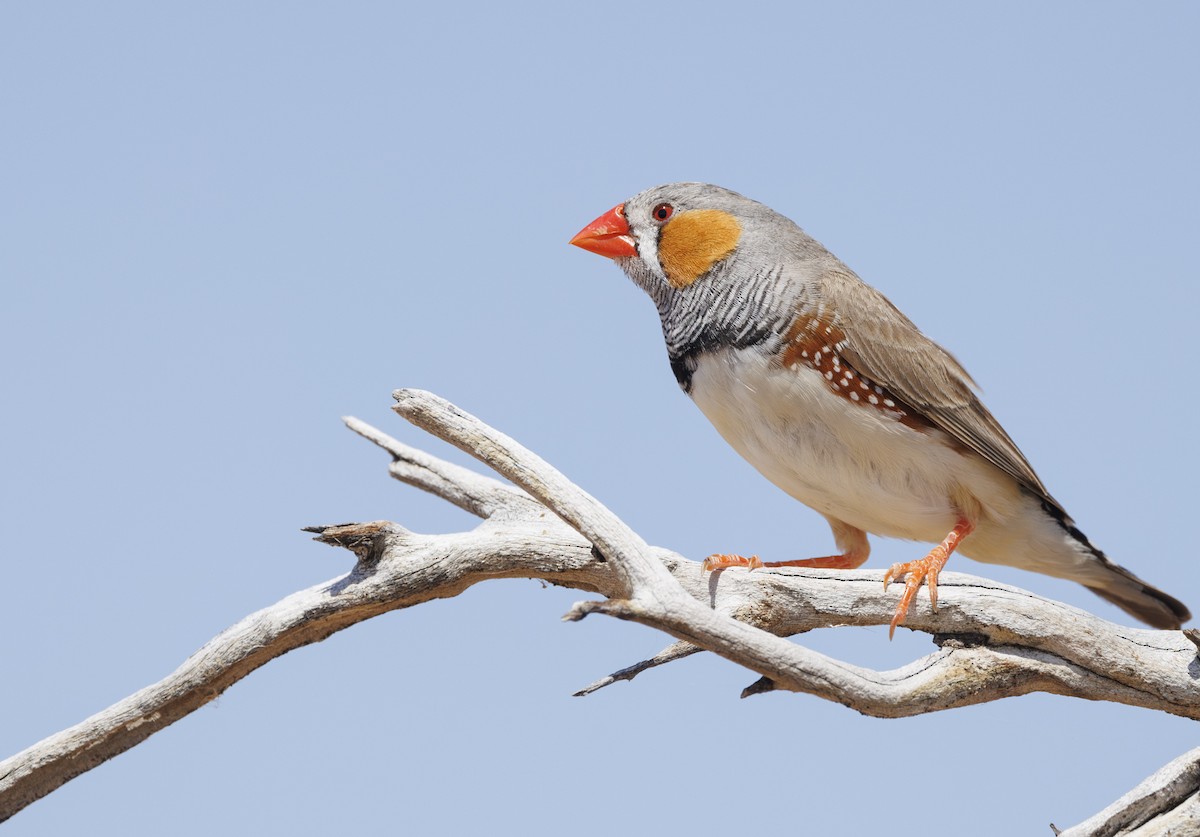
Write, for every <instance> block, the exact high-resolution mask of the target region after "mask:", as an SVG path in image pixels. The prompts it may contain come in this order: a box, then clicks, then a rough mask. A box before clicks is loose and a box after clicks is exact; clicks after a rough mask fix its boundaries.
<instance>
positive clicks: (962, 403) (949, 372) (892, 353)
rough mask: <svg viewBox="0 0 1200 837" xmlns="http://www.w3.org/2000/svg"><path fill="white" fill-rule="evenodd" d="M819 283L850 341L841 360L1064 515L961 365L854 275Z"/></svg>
mask: <svg viewBox="0 0 1200 837" xmlns="http://www.w3.org/2000/svg"><path fill="white" fill-rule="evenodd" d="M821 283H822V285H823V286H824V289H823V290H824V294H825V296H824V298H825V299H827V300H829V301H830V302H831V303H832V305H831V307H832V309H833V310H834V311H835V312H836V320H835V322H836V324H837V325H838V327H839V329H840V330H841V331H842V333H843V334H844V335H845V339H844V345H843V346H842V347H841V349H840V354H841V355H842V356H843V358H844V359H845V361H846V362H847V363H849V364H850V365H851V366H853V367H854V368H855V369H856V370H857V371H858V373H859V374H861V375H865V376H866V377H867V378H870V379H871V380H873V381H875V382H876V383H878V384H880V385H882V386H885V387H886V388H887V389H888V390H890V391H891V392H892V394H893V395H895V396H896V397H898V398H899V399H901V400H902V401H905V402H907V403H908V404H909V406H911V407H912V408H914V409H915V410H917V411H918V412H919V413H920V414H921V415H922V416H924V417H925V418H926V419H928V420H929V421H931V422H932V423H933V424H934V425H935V426H937V427H938V428H940V429H941V430H943V431H944V432H945V433H947V434H949V435H950V437H951V438H953V439H955V440H956V441H958V442H959V443H961V444H962V445H964V446H966V447H967V448H968V449H970V450H972V451H974V452H975V453H978V454H979V455H980V456H982V457H983V458H984V459H986V460H987V461H989V462H991V463H992V464H993V465H995V466H996V467H997V468H999V469H1000V470H1002V471H1004V472H1005V473H1006V474H1008V475H1009V476H1011V477H1012V478H1013V479H1015V480H1017V482H1019V483H1020V484H1021V485H1023V486H1025V488H1027V489H1028V490H1030V491H1031V492H1033V493H1034V494H1036V495H1037V496H1038V497H1040V498H1041V499H1042V500H1044V501H1046V502H1047V503H1049V504H1051V505H1052V506H1053V507H1054V508H1055V509H1058V510H1059V511H1060V512H1062V506H1061V505H1059V503H1058V502H1057V501H1056V500H1055V499H1054V498H1053V497H1051V496H1050V493H1049V492H1048V491H1046V487H1045V486H1044V485H1043V484H1042V481H1041V480H1040V479H1039V478H1038V475H1037V474H1036V473H1034V470H1033V467H1032V466H1031V465H1030V464H1029V461H1028V460H1027V459H1025V455H1024V454H1022V453H1021V451H1020V449H1019V448H1018V447H1017V445H1016V443H1015V442H1013V440H1012V438H1011V437H1009V435H1008V433H1006V432H1005V431H1004V428H1003V427H1001V426H1000V422H998V421H996V419H995V417H994V416H993V415H992V414H991V413H990V412H988V409H987V408H986V407H985V406H983V402H981V401H980V400H979V396H978V395H977V394H976V392H975V382H974V381H973V380H972V379H971V376H970V375H969V374H967V371H966V370H965V369H963V367H962V364H960V363H959V362H958V361H957V360H955V359H954V357H953V356H952V355H951V354H950V353H949V352H947V351H946V350H945V349H943V348H942V347H941V346H939V345H938V344H937V343H934V342H933V341H932V340H930V339H929V338H928V337H926V336H925V335H924V334H922V333H921V331H920V330H919V329H918V328H917V327H916V326H915V325H914V324H913V322H912V321H911V320H909V319H908V317H906V316H904V314H902V313H901V312H900V310H899V309H898V308H896V306H894V305H892V303H891V302H889V301H888V300H887V298H886V297H884V296H883V294H881V293H879V291H877V290H875V289H874V288H872V287H871V286H870V285H867V284H865V283H864V282H862V281H861V280H860V279H858V277H856V276H854V275H853V274H849V273H842V272H840V271H829V272H827V273H826V274H824V275H823V276H822V278H821ZM1064 515H1065V512H1064Z"/></svg>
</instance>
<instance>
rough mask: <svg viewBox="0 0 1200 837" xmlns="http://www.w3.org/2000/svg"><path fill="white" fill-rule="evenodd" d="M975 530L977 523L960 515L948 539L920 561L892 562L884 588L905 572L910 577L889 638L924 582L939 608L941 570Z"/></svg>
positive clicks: (902, 619) (894, 617)
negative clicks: (938, 584) (964, 539)
mask: <svg viewBox="0 0 1200 837" xmlns="http://www.w3.org/2000/svg"><path fill="white" fill-rule="evenodd" d="M973 531H975V524H974V523H971V522H970V521H969V520H965V519H963V518H959V520H958V522H957V523H955V524H954V528H953V529H951V530H950V533H949V534H948V535H946V537H945V539H944V540H943V541H942V542H941V543H940V544H938V545H937V546H935V547H934V548H933V549H931V550H930V551H929V554H928V555H926V556H925V557H924V558H922V559H921V560H920V561H909V562H908V563H905V564H892V566H891V569H889V570H888V571H887V572H886V573H884V574H883V588H884V589H885V590H886V589H887V586H888V584H889V583H891V582H892V581H893V580H895V579H898V578H900V576H902V575H907V576H908V578H907V579H906V580H905V582H904V595H903V596H901V597H900V604H898V605H896V614H895V615H894V616H893V617H892V624H891V627H889V628H888V639H891V638H892V636H893V634H895V633H896V626H897V625H899V624H900V623H901V622H903V621H904V617H906V616H908V606H909V605H910V604H912V600H913V598H914V597H915V596H916V595H917V590H918V589H920V587H921V582H922V581H924V582H926V583H927V584H928V585H929V603H930V604H932V605H933V609H934V610H935V611H936V610H937V583H938V573H940V572H941V571H942V567H944V566H946V562H947V561H949V560H950V553H952V552H953V551H954V550H955V549H956V548H957V547H958V545H959V543H961V542H962V539H963V538H965V537H966V536H967V535H969V534H971V533H972V532H973Z"/></svg>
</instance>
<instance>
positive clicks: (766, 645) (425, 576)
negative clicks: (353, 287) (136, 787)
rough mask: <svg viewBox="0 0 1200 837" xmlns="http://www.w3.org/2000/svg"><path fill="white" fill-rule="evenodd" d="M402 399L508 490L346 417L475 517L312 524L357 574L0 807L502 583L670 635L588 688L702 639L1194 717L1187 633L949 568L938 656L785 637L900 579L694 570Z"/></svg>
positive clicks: (307, 599)
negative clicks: (285, 660)
mask: <svg viewBox="0 0 1200 837" xmlns="http://www.w3.org/2000/svg"><path fill="white" fill-rule="evenodd" d="M395 397H396V401H397V405H396V408H395V409H396V411H397V412H398V413H400V414H401V415H402V416H404V417H405V418H406V419H408V420H409V421H410V422H412V423H413V424H415V425H417V426H418V427H421V428H423V429H425V430H427V431H428V432H430V433H432V434H433V435H435V436H438V437H439V438H442V439H444V440H446V441H448V442H450V443H452V444H454V445H456V446H458V447H459V448H461V449H462V450H464V451H467V452H468V453H470V454H471V455H472V456H474V457H475V458H477V459H479V460H480V461H481V462H484V463H486V464H487V465H489V466H491V467H492V468H493V469H494V470H496V471H497V472H498V473H500V474H501V475H502V476H504V477H507V478H508V479H509V480H511V481H512V482H513V483H514V484H515V486H516V487H514V486H513V485H508V484H506V483H503V482H501V481H499V480H496V479H492V478H490V477H485V476H482V475H480V474H477V473H475V472H473V471H470V470H469V469H466V468H462V467H460V466H458V465H453V464H451V463H449V462H446V461H444V460H441V459H439V458H437V457H434V456H431V455H429V454H426V453H424V452H422V451H419V450H417V449H415V448H412V447H409V446H408V445H405V444H404V443H402V442H399V441H397V440H396V439H393V438H391V437H390V436H388V435H386V434H384V433H382V432H380V431H378V430H376V429H375V428H372V427H370V426H369V425H366V424H364V423H363V422H360V421H358V420H357V419H353V418H350V419H346V423H347V425H348V426H349V427H350V428H351V429H352V430H354V431H355V432H356V433H358V434H360V435H362V436H363V437H365V438H367V439H369V440H370V441H372V442H373V443H374V444H376V445H378V446H379V447H381V448H383V449H384V450H385V451H387V452H388V453H389V454H390V455H391V457H392V463H391V466H390V473H391V474H392V476H394V477H395V478H396V479H398V480H401V481H402V482H405V483H408V484H410V485H414V486H416V487H418V488H421V489H422V490H425V491H428V492H430V493H432V494H435V495H437V496H439V497H442V498H443V499H445V500H447V501H449V502H451V503H454V504H455V505H457V506H459V507H461V508H463V509H465V510H467V511H469V512H471V513H473V514H475V515H476V516H478V517H480V518H482V519H483V522H482V523H481V524H480V525H479V526H478V527H476V528H475V529H473V530H471V531H469V532H460V533H455V534H449V535H421V534H417V533H414V532H410V531H408V530H406V529H404V528H402V527H401V526H399V525H397V524H394V523H388V522H375V523H362V524H348V525H341V526H321V527H313V528H311V529H310V530H309V531H312V532H314V533H316V535H317V540H320V541H322V542H324V543H328V544H330V545H334V546H341V547H345V548H347V549H349V550H350V551H352V552H353V553H354V554H355V556H356V557H357V559H358V560H357V562H356V563H355V565H354V566H353V568H351V569H350V571H349V572H347V573H346V574H344V575H342V576H340V577H338V578H335V579H332V580H330V581H327V582H324V583H322V584H318V585H316V586H314V587H310V588H308V589H307V590H302V591H300V592H297V593H294V594H292V595H291V596H288V597H287V598H285V599H283V600H281V601H280V602H278V603H276V604H274V605H272V606H270V607H268V608H265V609H263V610H260V611H259V612H257V613H254V614H252V615H250V616H248V617H246V618H245V619H243V620H242V621H240V622H238V623H237V624H236V625H234V626H232V627H231V628H229V629H227V630H226V631H224V632H222V633H221V634H220V635H218V636H217V637H215V638H213V639H212V640H211V641H210V642H209V643H208V644H206V645H205V646H204V647H203V648H201V649H200V650H199V651H197V652H196V653H195V654H193V655H192V656H191V657H190V658H188V659H187V660H186V661H185V662H184V663H183V665H181V666H180V667H179V668H178V669H177V670H176V671H174V672H172V673H171V674H170V675H168V676H167V677H166V678H164V679H163V680H161V681H160V682H158V683H155V684H154V685H152V686H149V687H147V688H145V689H143V690H141V691H140V692H137V693H136V694H133V695H131V696H129V697H128V698H126V699H124V700H122V701H120V702H119V703H117V704H114V705H113V706H111V707H109V708H108V709H106V710H104V711H102V712H100V713H98V714H96V715H94V716H92V717H91V718H88V719H87V720H85V721H83V722H82V723H80V724H77V725H76V726H74V727H71V728H70V729H67V730H64V731H62V732H60V733H58V734H56V735H53V736H50V737H49V738H47V739H45V740H43V741H41V742H39V743H37V744H35V745H33V746H32V747H30V748H29V749H27V750H25V751H24V752H21V753H18V754H17V755H15V756H13V757H11V758H9V759H7V760H6V761H4V762H0V820H3V819H7V818H8V817H10V816H12V815H13V814H14V813H16V812H17V811H19V810H21V809H22V808H23V807H25V806H26V805H28V804H30V803H31V802H33V801H35V800H37V799H39V798H41V797H42V796H45V795H46V794H48V793H50V792H52V791H53V790H55V789H56V788H58V787H59V786H61V785H62V784H64V783H65V782H67V781H69V780H70V779H72V778H74V777H75V776H78V775H79V774H81V773H84V772H86V771H87V770H90V769H91V768H92V767H95V766H96V765H98V764H100V763H102V762H104V761H106V760H107V759H109V758H112V757H113V756H115V755H118V754H119V753H121V752H124V751H125V750H127V749H129V748H130V747H132V746H134V745H136V744H137V743H139V742H141V741H142V740H144V739H145V738H147V737H148V736H150V735H151V734H153V733H154V732H157V731H158V730H160V729H162V728H163V727H165V726H167V725H168V724H171V723H173V722H174V721H176V720H178V719H179V718H182V717H183V716H184V715H187V714H188V713H190V712H192V711H194V710H195V709H197V708H199V707H200V706H203V705H204V704H205V703H207V702H208V701H210V700H212V699H213V698H215V697H217V696H218V695H219V694H221V692H223V691H224V690H225V689H227V688H229V687H230V686H231V685H233V684H234V683H236V682H237V681H238V680H240V679H241V678H243V677H245V676H246V675H248V674H249V673H251V672H252V671H254V670H255V669H256V668H258V667H259V666H262V665H264V664H265V663H267V662H268V661H270V660H272V659H274V658H275V657H278V656H280V655H281V654H284V653H286V652H287V651H290V650H292V649H295V648H299V647H301V646H303V645H307V644H309V643H312V642H319V641H320V640H322V639H324V638H325V637H327V636H329V635H330V634H332V633H334V632H336V631H339V630H342V629H343V628H346V627H349V626H350V625H353V624H354V623H356V622H359V621H362V620H364V619H369V618H371V617H372V616H376V615H378V614H381V613H385V612H387V611H390V610H396V609H399V608H405V607H410V606H412V605H416V604H420V603H421V602H425V601H429V600H431V599H437V598H448V597H451V596H455V595H458V594H459V593H461V592H462V591H463V590H465V589H467V588H468V587H470V586H471V585H473V584H475V583H477V582H479V581H484V580H487V579H492V578H538V579H544V580H546V581H549V582H551V583H554V584H558V585H562V586H567V587H572V588H576V589H579V590H584V591H587V592H590V593H597V594H600V595H601V596H603V597H604V598H603V599H600V600H592V601H586V602H582V603H580V604H577V605H576V606H575V607H574V608H572V610H571V611H570V613H568V614H567V616H566V617H565V618H567V619H572V620H574V619H582V618H583V617H585V616H587V615H588V614H591V613H603V614H607V615H611V616H616V617H618V618H621V619H628V620H632V621H636V622H641V623H643V624H646V625H650V626H653V627H655V628H658V629H660V630H662V631H664V632H666V633H668V634H670V635H671V636H673V637H675V638H676V640H677V642H676V643H674V644H673V645H671V646H670V647H668V648H667V649H666V650H664V651H663V652H662V653H660V654H659V655H657V656H656V657H654V658H652V659H651V660H648V661H645V662H643V663H639V664H636V665H634V666H631V667H629V668H626V669H623V670H622V671H619V672H616V673H614V674H613V675H610V676H609V677H608V678H604V679H603V680H601V681H598V682H597V683H595V684H593V685H592V686H589V687H587V688H585V689H583V690H582V691H581V692H580V693H579V694H587V693H590V692H591V691H594V690H595V689H597V688H601V687H603V686H604V685H608V684H609V683H611V682H616V681H617V680H628V679H631V678H632V677H633V676H634V675H636V674H637V673H639V672H640V671H644V670H645V669H648V668H652V667H654V666H657V665H661V664H663V663H665V662H670V661H672V660H674V659H679V658H680V657H683V656H687V655H688V654H691V653H694V652H695V651H697V650H708V651H712V652H714V653H717V654H719V655H721V656H723V657H725V658H727V659H729V660H731V661H733V662H736V663H738V664H740V665H742V666H744V667H746V668H748V669H750V670H752V671H754V672H755V673H757V674H758V675H759V676H760V678H759V680H757V681H756V682H755V683H753V684H751V685H750V686H749V687H747V689H746V691H745V692H744V694H746V695H750V694H757V693H760V692H764V691H770V690H776V689H782V690H788V691H794V692H806V693H809V694H814V695H817V696H819V697H823V698H826V699H828V700H833V701H837V702H839V703H842V704H845V705H846V706H849V707H851V708H853V709H856V710H857V711H859V712H862V713H864V714H868V715H876V716H880V717H901V716H907V715H916V714H921V713H925V712H933V711H936V710H939V709H949V708H953V707H958V706H968V705H971V704H976V703H982V702H985V701H991V700H997V699H999V698H1003V697H1011V696H1015V695H1021V694H1027V693H1029V692H1035V691H1044V692H1051V693H1054V694H1060V695H1067V696H1072V697H1079V698H1085V699H1088V700H1108V701H1115V702H1118V703H1126V704H1129V705H1131V706H1139V707H1143V708H1146V709H1156V710H1160V711H1164V712H1169V713H1172V714H1176V715H1182V716H1185V717H1190V718H1200V694H1198V690H1197V689H1196V678H1197V677H1198V676H1200V663H1198V662H1197V659H1196V646H1195V645H1194V644H1193V643H1192V642H1191V641H1189V639H1187V638H1186V637H1185V636H1184V634H1183V633H1181V632H1165V631H1150V630H1139V629H1134V628H1126V627H1122V626H1118V625H1114V624H1111V623H1109V622H1106V621H1104V620H1102V619H1099V618H1097V617H1095V616H1092V615H1090V614H1087V613H1085V612H1083V611H1080V610H1077V609H1075V608H1072V607H1069V606H1067V605H1064V604H1061V603H1058V602H1053V601H1049V600H1046V599H1042V598H1039V597H1037V596H1034V595H1032V594H1030V593H1028V592H1025V591H1023V590H1019V589H1017V588H1014V587H1008V586H1005V585H1001V584H997V583H995V582H990V581H987V580H984V579H980V578H974V577H971V576H967V575H962V574H957V573H947V574H944V575H943V576H942V579H941V584H940V586H939V591H940V595H939V610H938V612H937V613H936V614H935V613H933V612H932V611H931V609H930V606H929V603H928V599H920V600H918V603H917V604H915V605H914V606H913V608H912V610H911V611H910V614H909V618H908V621H907V623H906V625H905V627H908V628H911V629H913V630H917V631H924V632H926V633H930V634H932V635H933V636H934V639H935V641H936V642H937V643H938V645H939V646H940V647H939V648H938V649H937V650H936V651H935V652H933V653H932V654H930V655H928V656H926V657H923V658H921V659H919V660H916V661H914V662H912V663H910V664H909V665H907V666H904V667H903V668H900V669H896V670H893V671H882V672H880V671H873V670H870V669H866V668H861V667H859V666H854V665H850V664H848V663H844V662H841V661H838V660H835V659H832V658H830V657H827V656H825V655H823V654H819V653H817V652H815V651H812V650H810V649H808V648H805V647H803V646H802V645H798V644H796V643H794V642H791V641H789V640H787V639H785V638H784V637H787V636H791V635H795V634H799V633H803V632H805V631H810V630H813V629H815V628H826V627H832V626H841V625H859V626H862V625H885V624H887V623H888V622H889V620H890V619H891V615H892V609H893V608H894V607H895V594H894V592H893V593H885V591H884V589H883V585H882V578H883V573H882V571H880V570H874V571H866V570H858V571H830V570H802V569H776V570H758V571H755V572H752V573H751V572H746V571H743V570H732V571H725V572H722V573H714V574H704V573H701V571H700V568H699V565H698V564H697V563H696V562H693V561H689V560H687V559H685V558H683V557H682V556H680V555H677V554H675V553H673V552H670V551H668V550H664V549H660V548H655V547H651V546H648V545H647V544H646V543H645V542H644V541H643V540H642V539H641V538H640V537H639V536H638V535H637V534H636V533H634V532H633V531H632V530H630V529H629V527H628V526H626V525H625V524H624V523H623V522H622V521H620V520H619V519H618V518H617V517H616V516H615V515H613V514H612V513H611V512H610V511H609V510H608V509H606V508H605V507H604V506H603V505H602V504H601V503H599V502H598V501H597V500H596V499H595V498H593V497H591V496H590V495H588V494H587V493H586V492H584V491H583V490H582V489H580V488H579V487H577V486H576V485H574V484H573V483H571V482H570V481H569V480H568V479H567V478H566V477H564V476H563V475H562V474H560V473H559V472H558V471H556V470H555V469H554V468H552V467H551V466H550V465H549V464H547V463H546V462H545V461H543V460H542V459H541V458H539V457H538V456H537V455H535V454H533V453H532V452H530V451H528V450H526V449H525V448H524V447H522V446H521V445H519V444H517V443H516V442H515V441H513V440H512V439H510V438H508V437H507V436H505V435H504V434H502V433H499V432H498V431H496V430H494V429H493V428H491V427H488V426H487V425H486V424H484V423H483V422H481V421H479V420H478V419H476V418H474V417H473V416H470V415H468V414H466V413H464V412H462V411H461V410H459V409H458V408H457V407H455V406H454V405H452V404H450V403H449V402H446V401H444V400H442V399H441V398H438V397H437V396H435V395H432V394H430V393H427V392H421V391H417V390H400V391H398V392H397V393H396V394H395ZM1080 827H1082V826H1080ZM1070 833H1072V834H1074V833H1075V832H1074V831H1072V832H1070ZM1079 833H1081V834H1082V833H1091V832H1079ZM1114 833H1116V832H1114Z"/></svg>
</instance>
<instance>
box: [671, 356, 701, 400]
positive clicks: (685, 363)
mask: <svg viewBox="0 0 1200 837" xmlns="http://www.w3.org/2000/svg"><path fill="white" fill-rule="evenodd" d="M698 355H699V352H698V351H695V352H687V353H685V354H682V355H678V356H676V355H671V356H670V359H671V373H672V374H673V375H674V376H675V382H676V383H677V384H679V388H680V389H681V390H683V391H684V392H686V393H687V394H688V395H691V394H692V373H694V372H695V371H696V359H697V356H698Z"/></svg>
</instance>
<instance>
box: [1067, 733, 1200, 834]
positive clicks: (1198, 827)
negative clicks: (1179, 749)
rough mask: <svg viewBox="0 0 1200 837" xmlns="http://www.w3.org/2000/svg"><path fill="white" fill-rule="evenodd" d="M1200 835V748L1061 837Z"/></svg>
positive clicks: (1155, 774)
mask: <svg viewBox="0 0 1200 837" xmlns="http://www.w3.org/2000/svg"><path fill="white" fill-rule="evenodd" d="M1198 833H1200V747H1198V748H1196V749H1195V750H1191V751H1189V752H1186V753H1184V754H1183V755H1182V756H1180V757H1179V758H1177V759H1175V760H1174V761H1173V762H1171V763H1170V764H1167V765H1166V766H1164V767H1162V768H1161V769H1159V770H1158V771H1156V772H1155V773H1154V775H1152V776H1150V777H1149V778H1148V779H1146V780H1145V781H1144V782H1142V783H1141V784H1139V785H1138V786H1137V787H1136V788H1134V789H1133V790H1131V791H1130V792H1129V793H1127V794H1125V795H1124V796H1122V797H1121V798H1120V799H1118V800H1117V801H1116V802H1114V803H1113V804H1112V805H1109V806H1108V807H1107V808H1105V809H1104V810H1103V811H1101V812H1100V813H1098V814H1096V815H1095V816H1093V817H1089V818H1088V819H1087V820H1085V821H1083V822H1081V823H1080V824H1079V825H1076V826H1074V827H1072V828H1068V829H1066V830H1065V831H1060V832H1058V834H1059V837H1170V835H1174V837H1182V835H1185V834H1198Z"/></svg>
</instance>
